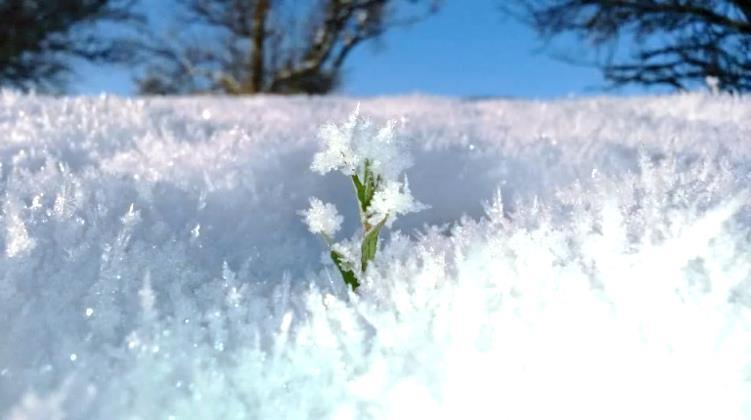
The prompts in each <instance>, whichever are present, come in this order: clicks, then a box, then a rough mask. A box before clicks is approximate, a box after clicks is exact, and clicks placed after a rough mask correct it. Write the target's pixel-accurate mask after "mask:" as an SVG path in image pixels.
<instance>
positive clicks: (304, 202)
mask: <svg viewBox="0 0 751 420" xmlns="http://www.w3.org/2000/svg"><path fill="white" fill-rule="evenodd" d="M358 102H360V112H361V113H362V115H366V116H368V117H370V118H372V119H373V120H374V121H376V122H377V124H376V125H375V126H376V127H382V126H383V125H382V123H383V122H385V121H387V120H392V119H397V120H398V119H400V118H402V117H403V118H404V123H403V127H400V132H402V133H403V137H402V138H400V139H401V140H400V141H404V142H406V143H408V145H409V147H410V149H411V150H412V151H413V159H412V162H413V166H412V167H411V168H410V169H409V170H407V173H408V175H409V179H410V187H411V189H412V191H413V192H414V195H415V196H416V197H419V198H420V201H422V202H424V203H426V204H429V205H430V209H427V210H424V211H422V212H420V213H415V214H410V215H405V216H402V217H400V218H399V220H397V221H396V222H395V223H394V227H393V228H394V229H396V230H397V231H396V232H395V233H393V234H391V235H390V237H388V238H387V239H386V240H385V241H384V243H382V247H381V250H380V251H379V254H378V257H377V258H376V260H375V261H374V262H373V264H372V265H371V266H370V268H369V269H368V274H367V276H366V278H365V279H364V283H363V285H362V286H361V287H360V289H358V290H359V291H360V293H359V294H358V295H355V294H352V293H351V292H348V289H347V288H346V287H345V286H344V284H343V282H342V281H341V279H340V278H339V277H338V272H337V271H336V268H335V267H333V266H331V265H329V263H328V258H327V256H326V255H322V254H323V252H322V247H321V244H320V242H319V240H318V239H317V238H316V237H315V236H314V235H312V234H311V233H310V232H308V231H307V229H306V226H305V223H303V221H301V218H300V215H299V211H300V210H301V209H304V208H306V207H308V204H309V202H308V197H311V196H313V197H320V198H321V200H323V201H322V202H320V204H321V206H322V207H321V212H322V213H326V217H325V218H324V219H323V220H325V221H327V222H330V223H328V224H326V225H325V226H323V225H322V226H321V229H327V230H332V229H334V228H337V229H338V227H339V225H338V224H337V223H334V222H336V221H337V220H341V219H338V218H337V217H335V216H333V215H332V214H329V213H327V211H326V206H325V205H324V204H323V202H330V203H333V204H334V205H336V207H337V208H339V209H340V210H342V212H343V216H344V226H343V228H346V231H354V230H355V228H356V226H355V225H354V224H352V225H349V226H347V223H348V222H350V223H353V222H354V221H356V220H357V208H356V204H355V201H354V198H353V192H352V187H351V185H350V184H349V181H348V179H346V177H342V176H341V175H336V174H331V175H327V176H323V177H322V176H319V175H318V174H314V173H311V172H310V170H309V167H310V162H311V160H312V158H313V156H314V154H315V152H316V151H317V150H319V148H320V141H321V139H320V138H319V137H318V136H317V133H318V132H319V131H318V130H319V128H320V127H321V126H324V125H325V124H331V123H333V124H341V123H342V122H346V121H348V119H347V118H348V115H350V113H351V111H352V110H353V109H355V107H356V106H357V103H358ZM326 127H333V126H332V125H328V126H326ZM376 134H378V133H376ZM368 135H370V134H368ZM383 135H384V136H386V134H383ZM384 138H385V137H384ZM393 163H394V162H393V161H391V160H388V159H385V160H384V164H385V165H389V164H393ZM397 163H398V162H397ZM0 165H1V166H0V176H1V178H0V181H1V182H0V188H1V189H2V202H1V203H0V205H1V206H2V209H1V211H0V245H2V247H3V249H2V251H3V252H1V253H0V417H1V418H10V419H13V420H20V419H105V418H118V419H120V418H122V419H152V418H162V419H164V418H167V419H169V418H172V419H194V418H195V419H198V418H201V419H209V418H222V419H245V418H268V419H286V418H290V419H297V418H332V419H348V418H431V417H432V418H458V417H466V418H514V419H537V418H584V419H586V418H592V419H601V418H610V419H633V418H681V419H694V418H695V419H706V418H718V419H719V418H721V419H748V418H751V198H750V196H749V192H748V186H749V185H751V184H750V182H749V181H751V176H750V175H749V174H751V100H750V99H749V98H747V97H734V96H711V95H703V94H685V95H672V96H660V97H641V98H620V99H617V98H608V97H601V98H591V99H569V100H558V101H549V102H537V101H513V100H482V101H463V100H454V99H446V98H430V97H419V96H415V97H400V98H393V97H384V98H374V99H367V100H356V99H350V98H303V97H299V98H276V97H262V96H261V97H254V98H248V99H225V98H205V97H196V98H183V99H137V100H131V99H121V98H116V97H96V98H84V97H79V98H48V97H39V96H23V95H19V94H16V93H13V92H8V91H4V92H0ZM322 165H323V163H322ZM399 165H401V163H399ZM397 166H398V165H397ZM337 216H338V215H337ZM339 217H341V216H339Z"/></svg>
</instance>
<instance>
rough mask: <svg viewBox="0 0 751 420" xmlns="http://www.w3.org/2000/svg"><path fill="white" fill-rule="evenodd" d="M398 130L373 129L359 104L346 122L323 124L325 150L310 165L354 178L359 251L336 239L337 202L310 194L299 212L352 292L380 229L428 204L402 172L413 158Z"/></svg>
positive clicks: (339, 220)
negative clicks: (420, 199) (415, 194)
mask: <svg viewBox="0 0 751 420" xmlns="http://www.w3.org/2000/svg"><path fill="white" fill-rule="evenodd" d="M396 129H397V122H396V121H394V120H391V121H389V122H387V123H386V125H384V126H383V127H380V128H379V127H376V126H375V125H374V124H373V123H372V122H371V121H369V120H368V119H366V118H364V117H363V116H361V115H360V110H359V107H358V108H357V109H355V111H354V112H353V113H352V114H351V115H350V117H349V118H348V119H347V121H346V122H345V123H343V124H341V125H336V124H327V125H325V126H323V127H322V128H321V130H320V132H319V137H320V138H321V140H322V141H323V142H324V149H323V150H321V151H320V152H318V153H316V154H315V156H314V157H313V164H312V165H311V169H312V170H313V171H315V172H318V173H320V174H321V175H323V174H326V173H328V172H330V171H339V172H341V173H342V174H344V175H346V176H349V177H350V178H351V179H352V185H353V186H354V190H355V196H356V199H357V209H358V212H359V214H360V223H361V225H362V237H361V238H360V240H359V242H360V249H359V255H357V253H358V252H357V251H355V252H353V251H352V250H351V247H348V246H346V245H345V244H344V243H341V242H335V241H334V234H336V232H337V231H338V230H339V228H340V226H341V223H342V220H343V219H342V217H341V216H340V215H339V213H338V211H337V209H336V206H334V205H333V204H330V203H323V202H321V201H320V200H319V199H317V198H311V199H310V208H308V209H307V210H305V211H303V212H301V214H302V216H303V217H304V219H305V223H306V224H307V225H308V229H309V230H310V231H311V232H312V233H314V234H319V235H321V237H322V238H323V240H324V241H325V242H326V245H327V246H328V248H329V251H330V255H331V260H332V261H333V262H334V264H335V265H336V267H337V268H338V269H339V271H340V272H341V274H342V278H343V279H344V282H345V283H347V284H348V285H349V286H350V287H352V289H353V290H357V288H358V287H359V286H360V283H361V279H362V276H363V274H364V273H365V270H367V268H368V264H369V263H370V261H372V260H373V259H374V258H375V256H376V252H377V251H378V236H379V234H380V233H381V230H382V229H383V227H384V226H387V227H391V224H392V223H393V222H394V220H395V219H396V218H397V217H398V216H399V215H403V214H407V213H412V212H417V211H420V210H423V209H425V208H426V206H425V205H424V204H422V203H420V202H418V201H416V200H415V199H414V197H412V193H411V191H410V189H409V183H408V181H407V177H406V175H404V171H405V170H406V169H407V168H409V167H410V166H411V165H412V157H411V156H410V155H409V153H408V152H407V151H406V147H405V144H404V140H403V139H402V138H401V137H399V136H398V135H397V134H396Z"/></svg>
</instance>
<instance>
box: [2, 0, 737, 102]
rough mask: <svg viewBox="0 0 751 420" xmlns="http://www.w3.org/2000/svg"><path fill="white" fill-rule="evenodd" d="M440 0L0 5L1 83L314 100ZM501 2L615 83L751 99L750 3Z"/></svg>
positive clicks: (85, 0) (40, 0)
mask: <svg viewBox="0 0 751 420" xmlns="http://www.w3.org/2000/svg"><path fill="white" fill-rule="evenodd" d="M442 1H464V0H140V1H139V0H0V86H2V87H11V88H15V89H20V90H32V89H33V90H37V91H41V92H65V90H66V88H67V86H68V84H69V82H70V81H71V80H72V79H73V78H75V77H76V76H77V75H76V74H75V71H74V69H75V68H76V66H77V63H79V62H81V61H85V62H90V63H95V64H113V65H121V66H125V67H127V68H129V69H132V71H133V77H134V81H135V84H136V86H137V89H138V92H139V93H142V94H189V93H219V94H229V95H245V94H256V93H279V94H293V93H309V94H323V93H328V92H331V91H332V90H334V89H335V88H336V87H337V86H338V85H339V84H340V83H341V82H342V71H343V67H344V64H345V62H346V60H347V59H348V57H349V56H350V55H351V53H352V51H353V50H355V49H356V48H358V47H360V46H361V45H362V44H365V43H367V42H370V41H374V40H377V39H379V38H380V37H381V36H382V35H383V34H384V33H386V32H387V31H388V30H390V29H391V28H394V27H396V26H401V25H410V24H413V23H416V22H419V21H420V20H422V19H424V18H426V17H428V16H430V15H431V14H434V13H436V12H437V11H438V10H439V9H440V5H441V2H442ZM497 5H498V7H497V10H496V11H495V12H497V13H499V14H506V15H510V16H513V17H514V18H517V19H519V20H520V21H522V22H525V23H526V24H528V25H530V26H531V27H532V28H533V29H534V30H536V31H537V33H538V34H539V36H540V37H541V39H544V40H545V41H546V42H548V41H553V40H554V39H555V38H558V37H560V36H563V35H574V37H575V39H578V40H579V41H581V45H582V46H583V47H585V48H586V49H585V50H584V53H582V52H580V51H579V52H576V53H574V54H571V53H569V54H558V57H559V58H561V59H564V60H568V61H572V62H576V63H578V64H586V65H592V66H596V67H599V68H600V69H601V70H602V72H603V76H604V78H605V80H607V81H608V82H609V83H610V85H612V86H621V85H626V84H639V85H646V86H651V85H665V86H669V87H671V88H674V89H676V90H685V89H690V88H692V87H694V86H696V85H697V84H703V83H706V82H707V81H709V82H710V83H711V84H713V86H714V87H716V88H717V89H720V90H725V91H734V92H748V91H751V0H497ZM499 24H500V23H499ZM624 44H625V45H626V46H627V47H628V50H627V51H623V49H622V48H621V49H619V48H618V47H619V46H623V45H624ZM464 48H472V46H471V45H466V46H464Z"/></svg>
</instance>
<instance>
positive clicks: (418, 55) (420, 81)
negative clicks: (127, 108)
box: [72, 0, 640, 98]
mask: <svg viewBox="0 0 751 420" xmlns="http://www.w3.org/2000/svg"><path fill="white" fill-rule="evenodd" d="M502 1H505V0H444V6H443V8H442V9H441V10H440V11H439V12H438V14H436V15H434V16H431V17H430V18H428V19H427V20H424V21H422V22H419V23H417V24H415V25H414V26H411V27H407V28H396V29H393V30H392V31H390V32H387V33H386V35H385V36H384V37H383V39H382V40H381V41H380V42H379V43H377V44H365V45H361V46H359V49H356V50H354V51H353V53H352V54H351V56H350V57H349V60H348V61H347V62H346V63H345V72H344V83H343V85H342V87H341V88H340V90H339V93H342V94H347V95H357V96H373V95H391V94H410V93H425V94H434V95H451V96H463V97H466V96H512V97H529V98H552V97H561V96H569V95H587V94H593V93H598V92H601V90H600V88H601V87H602V86H603V84H604V82H603V80H602V77H601V76H600V72H599V71H598V70H597V69H594V68H584V67H577V66H572V65H570V64H566V63H563V62H560V61H557V60H555V59H553V58H551V56H550V54H548V52H547V51H542V52H539V51H537V50H539V47H540V46H541V45H542V44H541V42H540V41H539V40H538V39H537V38H536V36H535V34H534V33H533V32H532V31H531V30H530V29H529V28H527V27H525V26H524V25H521V24H519V23H518V22H516V21H514V20H512V19H510V18H508V17H505V16H504V15H503V14H502V13H501V11H500V10H499V7H498V5H499V4H500V2H502ZM557 48H558V50H559V51H560V50H561V49H565V50H569V49H570V50H580V49H581V48H582V46H581V45H578V44H576V43H574V42H572V41H566V40H564V41H562V42H559V43H558V45H557ZM81 73H82V74H81V77H80V78H79V80H77V81H76V82H75V83H74V84H73V86H72V87H73V89H74V91H75V92H77V93H82V94H96V93H100V92H109V93H116V94H121V95H128V94H132V93H133V84H132V82H131V81H130V75H129V74H128V73H127V72H126V71H124V70H117V69H110V68H101V67H91V66H82V69H81ZM634 92H640V90H639V89H638V88H629V89H626V90H621V91H620V93H634ZM611 93H612V92H611Z"/></svg>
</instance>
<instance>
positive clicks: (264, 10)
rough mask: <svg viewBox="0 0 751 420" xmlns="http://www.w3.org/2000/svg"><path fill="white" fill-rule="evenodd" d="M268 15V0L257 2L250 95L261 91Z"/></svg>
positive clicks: (254, 16) (251, 58)
mask: <svg viewBox="0 0 751 420" xmlns="http://www.w3.org/2000/svg"><path fill="white" fill-rule="evenodd" d="M268 14H269V0H258V4H256V10H255V12H254V14H253V40H252V48H253V51H251V56H250V89H249V90H250V93H258V92H262V91H263V87H264V86H263V75H264V59H265V57H264V48H263V47H264V41H265V40H266V18H267V16H268Z"/></svg>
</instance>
